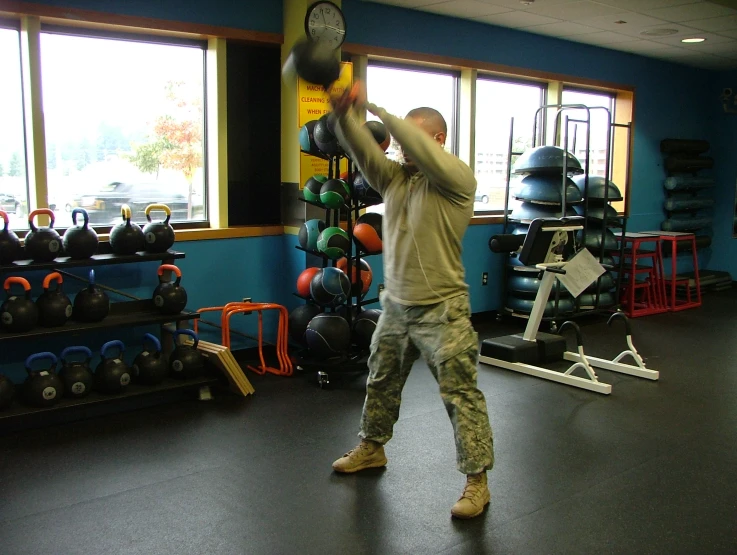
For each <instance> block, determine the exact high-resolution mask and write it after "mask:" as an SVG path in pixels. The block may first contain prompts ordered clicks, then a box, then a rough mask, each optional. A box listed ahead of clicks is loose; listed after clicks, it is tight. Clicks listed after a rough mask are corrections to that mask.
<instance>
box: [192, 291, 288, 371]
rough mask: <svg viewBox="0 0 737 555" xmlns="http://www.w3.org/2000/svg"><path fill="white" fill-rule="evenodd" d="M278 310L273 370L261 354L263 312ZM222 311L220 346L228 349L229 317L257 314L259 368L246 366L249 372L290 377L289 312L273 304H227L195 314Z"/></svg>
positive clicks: (196, 329) (203, 309)
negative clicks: (276, 359)
mask: <svg viewBox="0 0 737 555" xmlns="http://www.w3.org/2000/svg"><path fill="white" fill-rule="evenodd" d="M264 310H278V311H279V328H278V333H277V340H276V356H277V358H278V359H279V368H273V367H270V366H267V365H266V361H265V360H264V352H263V311H264ZM216 311H222V315H221V316H220V325H221V328H222V344H223V346H224V347H227V348H228V349H230V317H231V316H233V315H234V314H244V313H250V312H258V356H259V359H260V361H261V366H247V368H248V369H249V370H252V371H253V372H256V373H257V374H265V373H266V372H270V373H272V374H276V375H277V376H291V375H292V373H293V367H292V361H291V360H290V358H289V354H288V352H287V341H288V336H289V312H287V309H286V308H285V307H283V306H281V305H278V304H274V303H242V302H234V303H228V304H226V305H225V306H212V307H207V308H201V309H199V310H198V311H197V312H198V313H203V312H216ZM194 331H195V333H197V331H198V326H197V320H195V321H194Z"/></svg>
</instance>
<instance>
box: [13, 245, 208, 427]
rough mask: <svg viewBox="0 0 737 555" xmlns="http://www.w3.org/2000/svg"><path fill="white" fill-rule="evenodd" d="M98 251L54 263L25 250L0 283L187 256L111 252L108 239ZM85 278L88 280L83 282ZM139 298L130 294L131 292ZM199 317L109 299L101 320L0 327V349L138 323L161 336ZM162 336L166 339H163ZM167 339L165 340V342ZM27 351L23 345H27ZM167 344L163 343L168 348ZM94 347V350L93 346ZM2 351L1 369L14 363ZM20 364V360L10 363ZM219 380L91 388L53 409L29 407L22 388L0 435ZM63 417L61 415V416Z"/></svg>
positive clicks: (144, 302) (138, 301) (149, 304)
mask: <svg viewBox="0 0 737 555" xmlns="http://www.w3.org/2000/svg"><path fill="white" fill-rule="evenodd" d="M98 253H99V254H95V255H93V256H92V257H91V258H89V259H84V260H72V259H70V258H68V257H59V258H57V259H55V260H53V261H51V262H33V261H32V260H29V259H24V254H25V251H22V253H21V255H20V257H19V258H20V259H19V260H17V261H15V262H13V263H11V264H7V265H0V282H4V281H5V279H6V278H7V277H9V276H11V275H17V274H20V273H25V272H36V271H49V272H55V271H59V272H62V273H64V274H65V275H67V276H68V275H69V274H67V273H66V272H64V270H65V269H71V268H82V267H84V268H94V267H98V266H108V265H113V264H135V263H141V262H164V263H173V262H174V260H177V259H182V258H184V257H185V254H184V253H183V252H178V251H167V252H163V253H147V252H139V253H136V254H132V255H119V254H114V253H112V251H111V249H110V243H108V242H103V241H101V242H100V243H99V245H98ZM81 281H84V280H81ZM97 286H98V287H100V288H101V289H103V290H109V291H112V292H115V290H112V289H111V288H107V287H105V286H104V285H101V284H99V283H97ZM127 296H128V297H130V298H133V299H135V298H134V297H132V296H129V295H127ZM195 318H199V314H198V313H196V312H181V313H180V314H174V315H168V314H162V313H161V312H159V311H158V309H156V307H155V306H153V303H152V302H151V300H150V299H135V300H129V301H120V302H111V303H110V313H109V314H108V316H107V317H106V318H105V319H104V320H102V321H101V322H94V323H89V322H75V321H74V320H69V321H68V322H67V323H66V324H65V325H63V326H59V327H56V328H44V327H41V326H38V327H36V328H34V329H32V330H30V331H27V332H22V333H6V332H2V331H0V352H2V353H7V349H3V348H2V346H3V345H8V344H10V342H11V341H12V342H13V344H14V345H18V344H19V343H20V342H21V341H29V340H31V341H36V342H39V341H43V340H44V339H46V338H51V337H55V336H62V335H72V334H74V335H78V334H81V333H89V332H93V331H98V330H103V329H113V328H126V327H128V328H130V327H136V326H147V325H157V324H158V325H161V326H162V328H161V329H162V335H163V332H164V331H165V328H164V325H165V324H171V323H175V324H177V325H178V324H179V323H181V322H184V321H187V320H193V319H195ZM162 339H163V337H162ZM162 343H165V342H162ZM24 350H25V349H24ZM43 350H45V349H43V348H29V349H28V354H29V355H30V354H32V353H33V352H37V351H43ZM166 350H168V347H165V351H166ZM93 351H94V349H93ZM3 358H4V357H3V356H2V355H0V372H2V368H3V366H5V365H6V364H10V363H11V361H8V360H3ZM12 362H18V361H12ZM217 381H218V380H217V379H216V378H213V377H212V376H207V375H205V376H202V377H200V378H196V379H193V380H174V379H170V378H167V379H166V380H165V381H164V382H163V383H161V384H160V385H157V386H144V385H138V384H134V383H131V384H130V385H128V386H127V388H126V391H125V392H124V393H122V394H119V395H103V394H100V393H97V392H96V391H92V392H90V393H89V394H88V395H87V396H86V397H83V398H81V399H75V398H69V397H62V399H61V400H60V401H59V402H58V403H57V404H56V405H53V406H50V407H42V408H39V407H29V406H26V405H23V404H22V403H21V401H19V398H20V391H17V393H18V395H16V400H15V401H14V402H13V404H12V405H11V406H10V407H7V408H6V409H4V410H1V411H0V433H7V432H11V431H15V430H18V429H23V428H29V427H39V426H44V425H48V424H50V423H52V417H51V416H50V415H52V414H53V415H54V416H53V423H58V422H60V420H62V419H70V420H71V419H77V418H80V417H81V418H84V417H87V416H90V415H95V414H107V413H110V412H115V411H116V410H120V409H121V408H123V406H124V405H125V404H126V402H130V401H131V399H132V398H141V397H144V396H151V395H154V394H159V395H161V394H164V393H165V392H181V391H185V390H196V389H199V388H201V387H206V386H209V385H212V384H214V383H217ZM16 388H17V389H20V385H19V384H16ZM61 415H63V417H62V416H61Z"/></svg>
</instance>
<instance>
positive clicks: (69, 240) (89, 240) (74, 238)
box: [62, 208, 99, 260]
mask: <svg viewBox="0 0 737 555" xmlns="http://www.w3.org/2000/svg"><path fill="white" fill-rule="evenodd" d="M79 214H82V217H83V218H84V223H83V224H82V225H78V224H77V216H78V215H79ZM72 223H73V224H74V225H73V226H72V227H70V228H69V229H67V230H66V231H65V232H64V237H63V239H62V245H64V252H65V253H66V254H67V255H69V257H70V258H74V259H75V260H80V259H83V258H89V257H90V256H92V255H93V254H95V252H96V251H97V243H98V242H99V239H98V238H97V233H96V232H95V230H94V229H91V228H90V227H89V224H90V216H89V214H87V210H85V209H84V208H75V209H74V210H72Z"/></svg>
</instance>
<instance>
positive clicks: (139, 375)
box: [131, 333, 169, 385]
mask: <svg viewBox="0 0 737 555" xmlns="http://www.w3.org/2000/svg"><path fill="white" fill-rule="evenodd" d="M147 342H148V343H149V345H152V346H153V348H154V350H153V351H149V350H148V349H147V347H146V343H147ZM131 371H132V374H133V381H134V382H136V383H141V384H145V385H157V384H160V383H161V382H163V381H164V378H166V375H167V374H168V373H169V364H168V362H167V361H166V357H165V356H164V353H163V352H161V342H160V341H159V340H158V339H157V338H156V336H155V335H152V334H150V333H147V334H146V335H144V336H143V351H141V352H140V353H138V355H136V358H135V359H133V366H132V367H131Z"/></svg>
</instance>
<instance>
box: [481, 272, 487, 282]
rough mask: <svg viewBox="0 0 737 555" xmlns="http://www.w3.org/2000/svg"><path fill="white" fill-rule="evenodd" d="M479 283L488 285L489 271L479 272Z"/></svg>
mask: <svg viewBox="0 0 737 555" xmlns="http://www.w3.org/2000/svg"><path fill="white" fill-rule="evenodd" d="M481 285H489V272H484V273H483V274H481Z"/></svg>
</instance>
